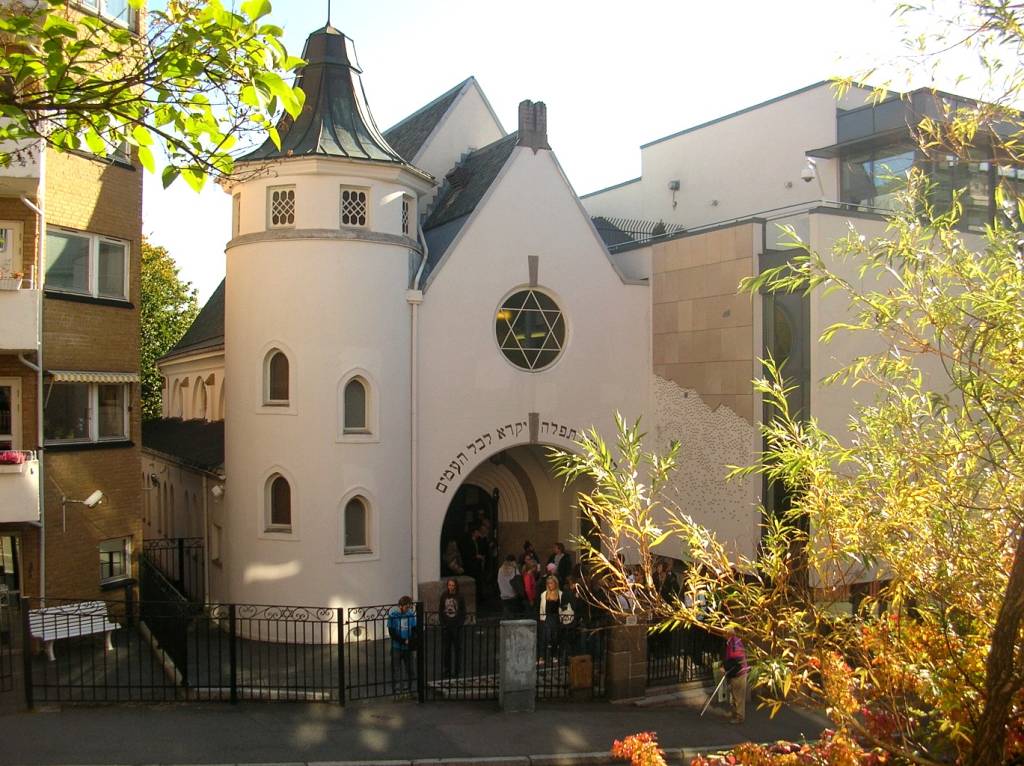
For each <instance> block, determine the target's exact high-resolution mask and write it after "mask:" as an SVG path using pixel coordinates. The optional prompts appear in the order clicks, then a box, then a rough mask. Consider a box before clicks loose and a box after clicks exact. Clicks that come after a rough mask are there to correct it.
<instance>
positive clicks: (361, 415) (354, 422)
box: [343, 378, 369, 434]
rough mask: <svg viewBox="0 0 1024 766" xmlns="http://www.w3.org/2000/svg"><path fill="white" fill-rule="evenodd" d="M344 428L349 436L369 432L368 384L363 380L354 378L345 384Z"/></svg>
mask: <svg viewBox="0 0 1024 766" xmlns="http://www.w3.org/2000/svg"><path fill="white" fill-rule="evenodd" d="M343 428H344V431H345V433H347V434H353V433H355V434H360V433H366V432H367V431H368V430H369V427H368V419H367V417H366V383H365V381H363V379H362V378H352V380H350V381H349V382H348V383H346V384H345V414H344V426H343Z"/></svg>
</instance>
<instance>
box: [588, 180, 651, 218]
mask: <svg viewBox="0 0 1024 766" xmlns="http://www.w3.org/2000/svg"><path fill="white" fill-rule="evenodd" d="M643 186H644V184H643V179H642V178H635V179H633V180H632V181H623V182H622V183H620V184H616V185H615V186H611V187H609V188H607V189H601V190H599V191H596V192H591V193H590V194H585V195H584V196H582V197H580V202H582V203H583V207H585V208H586V209H587V212H588V213H590V215H592V216H599V215H604V216H611V217H613V218H643V215H644V209H643Z"/></svg>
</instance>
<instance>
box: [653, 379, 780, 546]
mask: <svg viewBox="0 0 1024 766" xmlns="http://www.w3.org/2000/svg"><path fill="white" fill-rule="evenodd" d="M653 391H654V397H653V399H654V423H655V427H654V428H653V429H652V432H653V436H654V444H653V446H654V447H655V448H656V449H657V451H658V453H659V454H664V453H665V452H667V451H668V449H669V446H670V444H671V442H672V441H673V440H676V441H679V442H680V445H681V446H680V452H679V456H678V468H677V469H676V471H675V473H674V474H673V478H672V481H671V482H670V485H669V487H668V488H666V491H665V498H666V501H667V502H668V503H669V505H670V507H674V508H675V509H677V510H678V511H679V512H681V513H685V514H687V515H689V516H691V517H692V518H693V519H694V520H695V521H697V522H698V523H700V524H702V525H704V526H705V527H707V528H708V529H710V530H712V531H714V533H715V535H716V536H717V538H718V539H719V541H721V542H722V543H723V544H725V545H726V546H727V547H728V548H729V549H730V550H731V551H733V552H734V553H736V554H739V555H742V556H746V557H748V558H752V557H753V556H754V554H755V552H756V550H757V543H758V540H759V539H760V528H759V525H760V516H759V510H758V503H759V500H760V487H761V480H760V477H748V478H745V479H733V480H732V481H726V476H727V475H728V474H729V471H730V470H731V469H730V466H745V465H752V464H753V463H755V462H756V459H757V450H758V444H759V440H760V436H759V434H758V431H757V429H756V428H755V427H754V426H752V425H751V424H750V423H748V422H747V421H746V420H744V419H743V418H741V417H740V416H739V415H737V414H736V413H735V412H733V411H732V410H731V409H729V408H728V407H718V408H717V409H715V410H712V409H711V408H710V407H708V406H707V405H706V404H705V403H704V402H703V401H702V400H701V398H700V395H699V394H698V393H697V392H696V391H688V390H685V389H683V388H680V387H679V386H678V385H677V384H676V383H673V382H672V381H669V380H665V379H664V378H660V377H658V376H655V377H654V383H653ZM646 446H648V448H650V447H651V446H652V445H646ZM658 552H659V553H662V554H663V555H667V556H672V557H673V558H685V556H683V555H681V552H682V548H681V546H680V544H679V543H678V541H675V540H669V541H667V542H666V543H665V544H664V545H663V546H661V548H659V549H658Z"/></svg>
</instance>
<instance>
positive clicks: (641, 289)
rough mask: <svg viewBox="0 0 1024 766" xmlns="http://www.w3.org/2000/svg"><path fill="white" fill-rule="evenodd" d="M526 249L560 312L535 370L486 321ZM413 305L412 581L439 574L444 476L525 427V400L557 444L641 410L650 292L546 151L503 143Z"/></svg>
mask: <svg viewBox="0 0 1024 766" xmlns="http://www.w3.org/2000/svg"><path fill="white" fill-rule="evenodd" d="M529 255H537V256H539V258H540V261H539V280H538V281H539V286H540V287H541V288H543V289H545V290H547V291H548V292H550V293H551V294H552V295H553V296H554V297H555V298H556V300H557V301H558V303H559V305H560V306H561V307H562V310H563V312H564V313H565V316H566V318H567V320H568V343H567V345H566V348H565V350H564V351H563V353H562V356H561V357H560V358H559V360H558V361H557V362H556V363H555V364H554V365H553V366H552V367H550V368H549V369H547V370H545V371H542V372H535V373H530V372H524V371H522V370H519V369H517V368H515V367H513V365H512V364H511V363H509V362H508V361H507V360H506V359H505V357H504V356H503V355H502V353H501V352H500V350H499V349H498V345H497V341H496V339H495V330H494V320H495V312H496V311H497V309H498V307H499V304H500V302H501V301H502V299H503V298H505V297H506V296H507V295H508V294H509V293H510V292H512V291H513V290H514V289H517V288H522V287H524V286H526V285H527V284H528V276H529V275H528V259H527V257H528V256H529ZM420 316H421V325H420V331H421V346H420V349H421V351H420V359H421V367H420V386H421V389H420V390H421V397H420V402H421V409H420V413H421V414H420V450H419V455H420V457H419V530H420V533H419V537H418V542H419V550H420V552H421V555H420V558H419V562H420V563H419V572H418V578H419V580H420V581H425V580H432V579H436V578H437V577H438V574H439V562H438V560H437V550H438V545H439V542H438V541H439V535H440V530H441V524H442V522H443V519H444V515H445V512H446V511H447V507H448V503H449V501H450V500H451V498H452V497H453V495H454V493H455V490H456V489H457V487H458V486H459V484H460V483H461V482H462V481H463V480H464V478H465V477H466V476H467V475H468V474H469V473H470V472H471V471H473V469H474V468H475V467H476V466H478V465H480V464H481V463H482V462H483V461H485V460H486V459H487V458H488V457H490V456H491V455H494V454H496V453H498V452H500V451H502V450H504V449H507V448H509V447H512V446H515V445H518V444H524V443H527V442H528V441H529V431H528V419H529V413H530V412H536V413H538V414H539V418H540V421H541V426H540V433H539V441H540V442H541V443H546V444H555V445H557V446H561V447H570V446H571V442H570V441H569V439H568V436H569V433H570V432H569V429H570V428H573V429H576V430H577V432H578V430H579V429H581V428H586V427H588V426H590V425H596V426H597V427H598V428H599V429H600V430H601V432H602V433H604V434H606V435H608V436H612V435H613V434H614V431H613V428H614V425H613V416H614V413H615V411H616V410H619V411H621V412H622V413H623V414H625V415H627V416H628V417H636V416H637V415H640V414H643V413H644V412H646V411H647V409H648V384H647V380H648V377H647V376H648V374H649V372H648V371H649V370H650V369H651V356H650V354H651V352H650V342H651V337H650V295H649V293H648V290H647V287H646V286H636V285H628V284H624V283H623V281H622V279H621V278H620V276H619V274H618V273H617V272H616V271H615V269H614V268H613V267H612V265H611V262H610V261H609V259H608V256H607V254H606V252H605V250H604V247H603V246H602V244H601V242H600V240H599V239H598V238H597V236H596V235H595V234H594V232H593V230H592V228H591V227H590V225H589V223H588V221H587V217H586V215H585V212H584V211H583V210H581V208H580V206H579V203H578V201H577V199H576V197H575V195H574V194H573V193H572V190H571V188H570V187H569V185H568V182H567V181H565V179H564V176H563V175H562V173H561V171H560V168H559V167H558V165H557V162H556V161H555V158H554V155H553V154H552V153H551V152H548V151H539V152H536V153H534V152H533V151H532V150H530V149H527V148H517V149H515V150H514V152H513V155H512V157H511V158H510V160H509V163H508V164H507V165H506V168H505V170H504V171H503V173H502V174H501V175H499V177H498V179H497V180H496V182H495V184H494V186H492V189H491V193H490V195H489V196H488V197H487V198H486V199H485V200H484V201H483V202H482V203H481V205H480V206H479V207H478V208H477V211H476V213H475V214H474V218H473V219H472V220H471V221H470V222H469V223H468V224H467V225H466V227H465V228H464V229H463V232H462V235H461V237H460V238H459V239H458V240H457V241H456V242H455V243H453V245H452V247H451V249H450V250H449V251H448V253H446V260H445V261H444V262H443V263H442V265H441V266H440V267H439V268H438V269H437V270H435V272H434V273H433V275H432V280H431V282H430V284H429V285H428V289H427V290H426V293H425V299H424V303H423V305H422V309H421V314H420ZM552 421H553V422H555V423H556V424H558V427H557V428H555V429H554V432H552V429H551V427H550V426H549V425H548V424H549V423H551V422H552ZM506 426H509V428H508V429H507V430H506V428H505V427H506ZM563 426H564V427H565V429H564V430H563V428H562V427H563ZM563 434H564V435H563ZM502 435H503V438H502ZM453 462H454V463H455V466H456V467H457V468H451V467H450V466H451V464H452V463H453ZM446 471H451V475H452V477H453V478H451V479H445V475H446ZM442 486H443V490H442V489H441V487H442ZM549 499H550V498H549ZM563 505H564V503H563V501H561V500H558V501H557V503H556V505H555V506H554V507H559V508H561V507H562V506H563ZM559 513H560V514H562V513H563V511H561V510H560V511H559ZM565 513H566V515H568V512H567V511H566V512H565ZM568 531H570V530H566V532H568Z"/></svg>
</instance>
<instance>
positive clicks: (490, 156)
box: [423, 133, 519, 279]
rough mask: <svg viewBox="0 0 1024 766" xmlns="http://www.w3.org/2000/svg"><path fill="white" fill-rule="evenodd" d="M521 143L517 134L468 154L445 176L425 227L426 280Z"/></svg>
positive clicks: (511, 134)
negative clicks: (426, 249) (426, 251)
mask: <svg viewBox="0 0 1024 766" xmlns="http://www.w3.org/2000/svg"><path fill="white" fill-rule="evenodd" d="M518 141H519V134H518V133H510V134H509V135H507V136H505V137H504V138H499V139H498V140H497V141H495V142H494V143H492V144H488V145H487V146H485V147H483V148H482V149H477V150H476V151H475V152H472V153H470V154H468V155H467V156H466V157H465V158H464V159H463V160H462V162H460V163H459V164H458V165H457V166H456V167H455V168H454V169H453V170H452V171H451V172H449V173H448V175H446V176H445V178H444V184H443V185H442V186H441V190H440V191H439V192H438V195H437V199H436V200H435V201H434V206H433V208H432V209H431V211H430V215H429V216H427V220H426V221H424V223H423V234H424V236H425V237H426V240H427V248H428V250H429V253H428V259H427V267H426V269H425V271H424V279H426V276H427V275H428V274H429V273H430V272H431V271H433V270H434V267H435V266H436V265H437V263H438V262H439V261H440V260H441V257H442V256H443V255H444V253H445V251H446V250H447V249H448V246H449V245H450V244H451V243H452V241H453V240H454V239H455V237H456V236H457V235H458V233H459V231H460V230H461V229H462V227H463V226H464V225H465V223H466V221H467V220H469V216H470V214H471V213H472V212H473V211H474V210H476V206H477V205H479V204H480V200H482V199H483V198H484V195H485V194H487V191H488V189H490V188H491V184H493V183H494V180H495V179H496V178H497V177H498V173H500V172H501V169H502V168H503V167H505V163H506V162H508V158H509V157H510V156H511V154H512V150H513V149H515V147H516V144H517V143H518Z"/></svg>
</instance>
